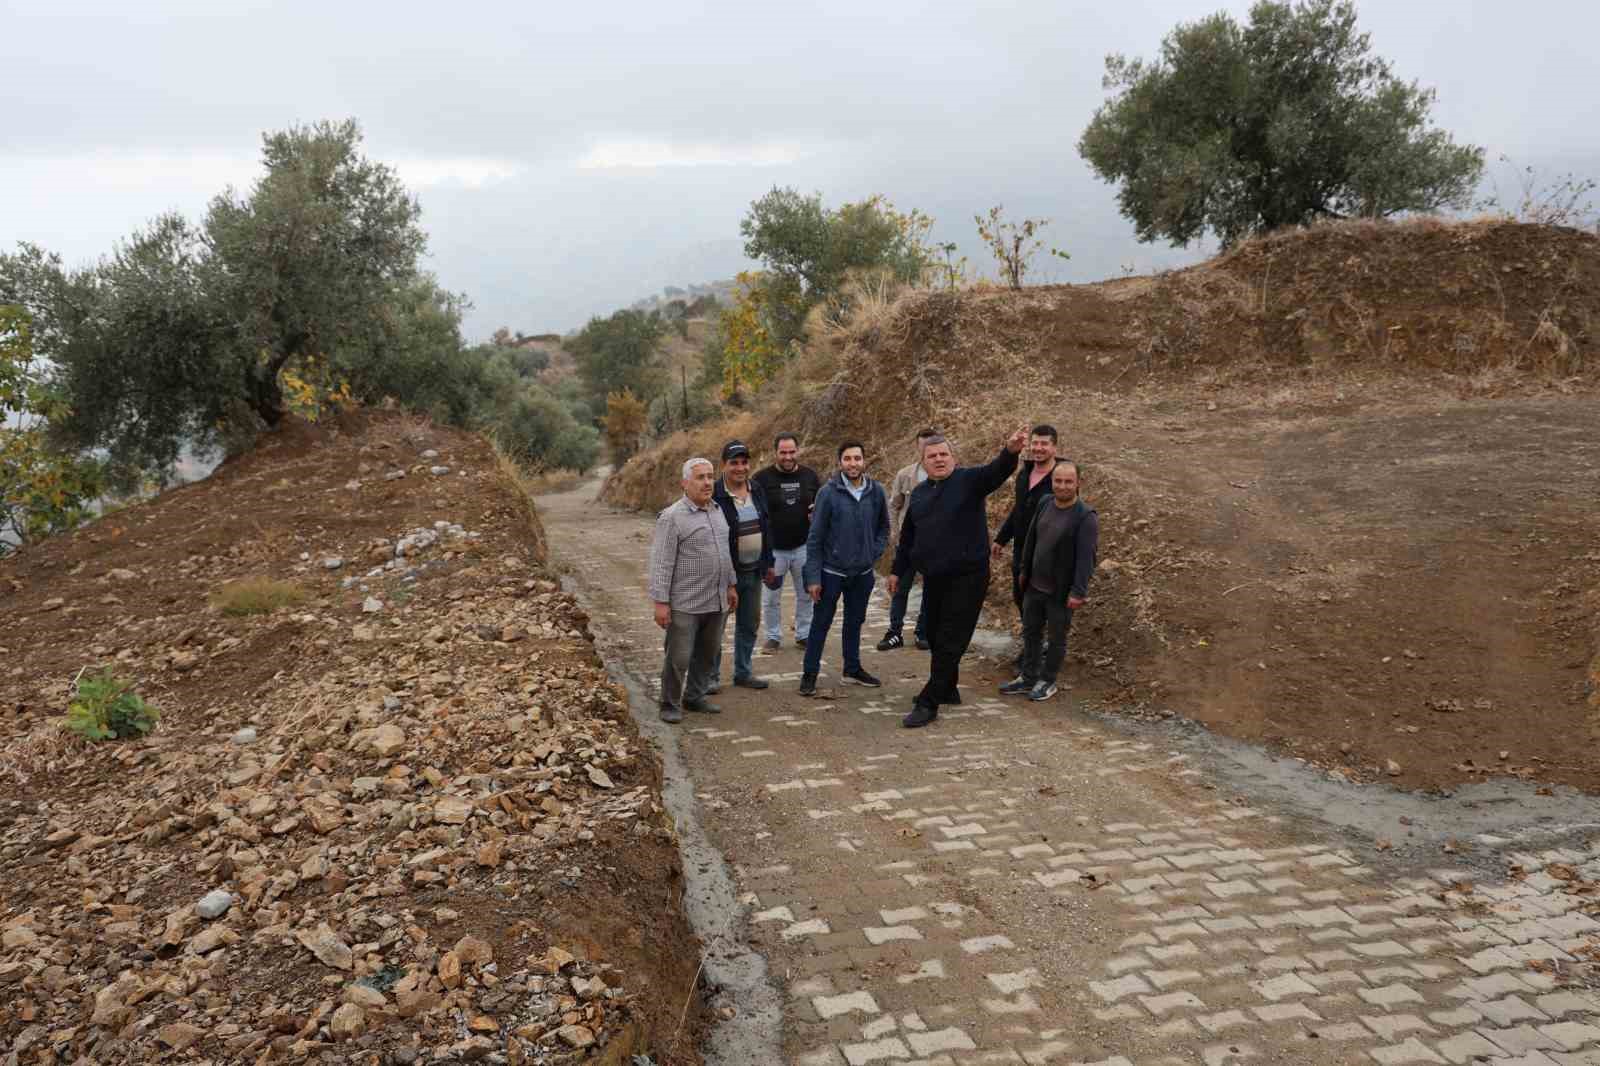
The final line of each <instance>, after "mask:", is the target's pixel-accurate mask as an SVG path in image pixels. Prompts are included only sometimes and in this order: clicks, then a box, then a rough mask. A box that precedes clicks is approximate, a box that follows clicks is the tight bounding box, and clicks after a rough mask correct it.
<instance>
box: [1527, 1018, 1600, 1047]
mask: <svg viewBox="0 0 1600 1066" xmlns="http://www.w3.org/2000/svg"><path fill="white" fill-rule="evenodd" d="M1539 1032H1541V1033H1543V1034H1544V1035H1545V1036H1547V1037H1549V1038H1550V1039H1551V1040H1554V1041H1555V1042H1556V1043H1557V1044H1560V1045H1561V1047H1562V1049H1563V1050H1566V1051H1577V1050H1578V1049H1579V1048H1581V1047H1582V1046H1583V1045H1585V1044H1588V1043H1592V1042H1594V1041H1600V1026H1595V1025H1589V1024H1586V1023H1584V1022H1555V1023H1554V1024H1552V1025H1541V1026H1539Z"/></svg>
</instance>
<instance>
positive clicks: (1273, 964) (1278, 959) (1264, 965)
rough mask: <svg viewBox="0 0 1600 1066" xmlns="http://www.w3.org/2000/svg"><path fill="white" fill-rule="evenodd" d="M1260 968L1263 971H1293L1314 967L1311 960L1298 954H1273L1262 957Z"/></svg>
mask: <svg viewBox="0 0 1600 1066" xmlns="http://www.w3.org/2000/svg"><path fill="white" fill-rule="evenodd" d="M1258 968H1259V969H1260V970H1261V972H1262V973H1291V972H1293V971H1296V970H1310V969H1314V967H1313V966H1312V965H1311V963H1310V962H1309V961H1307V960H1306V959H1302V958H1301V957H1300V956H1298V955H1272V956H1269V957H1267V958H1265V959H1262V960H1261V965H1260V967H1258Z"/></svg>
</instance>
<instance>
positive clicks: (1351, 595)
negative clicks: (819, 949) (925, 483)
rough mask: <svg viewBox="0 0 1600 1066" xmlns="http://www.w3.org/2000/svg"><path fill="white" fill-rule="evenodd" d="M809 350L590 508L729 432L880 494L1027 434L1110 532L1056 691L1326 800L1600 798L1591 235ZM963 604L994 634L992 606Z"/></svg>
mask: <svg viewBox="0 0 1600 1066" xmlns="http://www.w3.org/2000/svg"><path fill="white" fill-rule="evenodd" d="M818 332H819V334H821V335H822V339H821V340H820V341H819V342H818V343H815V344H814V345H813V347H812V349H811V350H810V351H808V352H807V353H806V354H805V355H804V356H803V357H802V358H801V359H800V360H798V361H797V362H796V364H794V365H793V366H792V367H791V368H790V370H789V372H788V376H787V377H786V379H784V380H783V381H781V382H779V383H776V384H775V385H774V387H773V389H772V393H771V395H770V396H769V397H768V402H767V404H766V406H764V407H763V408H761V409H760V410H759V411H758V412H757V413H755V414H746V415H743V416H741V417H740V418H739V419H738V420H737V421H736V422H734V423H731V424H725V425H713V426H706V427H702V428H701V429H699V430H697V431H695V432H693V433H689V434H682V435H680V436H679V437H677V438H674V439H672V440H668V441H666V442H664V443H663V444H662V446H660V447H659V448H657V449H654V450H652V451H650V452H647V453H645V454H643V455H641V456H638V457H636V458H635V459H633V460H632V461H630V462H629V463H628V465H627V466H625V467H624V468H623V469H622V470H620V471H619V472H617V473H616V474H615V475H614V476H613V477H612V479H611V482H610V483H609V484H608V486H607V490H606V497H607V498H608V499H610V500H612V501H613V502H616V503H619V504H623V505H628V506H636V507H653V506H658V505H660V504H661V503H663V502H665V501H666V500H668V499H670V498H671V496H672V495H673V494H674V493H675V492H676V491H677V490H676V478H677V467H678V464H679V463H680V462H681V461H682V459H683V458H685V457H687V456H688V455H690V454H695V453H699V454H714V452H715V449H716V448H717V446H718V445H719V444H720V442H721V440H723V439H725V438H726V437H727V436H730V435H741V436H744V437H746V439H749V440H750V441H751V442H752V444H753V445H759V446H760V447H761V448H762V450H764V451H770V448H769V447H768V444H769V442H770V437H771V434H772V433H773V432H774V431H775V430H777V429H779V428H783V429H794V430H797V431H799V432H800V433H801V434H802V435H803V436H804V438H805V441H804V443H805V445H806V447H805V457H806V459H807V461H809V462H811V463H812V464H813V465H816V466H818V467H819V468H820V469H826V468H827V467H829V466H831V465H832V464H831V456H832V451H831V447H830V442H833V441H837V440H838V439H840V438H841V437H843V436H845V435H851V436H859V437H861V438H863V439H865V440H866V441H867V442H868V445H869V452H870V454H872V455H873V456H874V457H875V461H874V463H873V473H874V475H875V476H879V477H887V476H888V475H889V473H890V472H891V471H892V470H893V469H894V468H895V467H897V466H899V465H901V464H902V463H904V462H907V461H909V460H910V459H911V458H912V455H911V453H910V445H909V439H910V437H911V435H912V434H913V433H914V431H915V430H916V428H917V427H918V426H920V425H922V424H926V423H933V424H936V425H938V426H940V427H941V428H943V429H945V430H946V431H948V432H951V433H954V434H955V435H956V437H957V439H958V441H960V442H961V443H962V445H963V447H962V451H961V455H962V456H963V457H964V458H965V459H967V460H969V461H975V460H979V459H982V458H985V457H987V455H988V454H990V453H991V452H992V450H993V449H994V448H996V447H997V446H998V442H999V440H1000V438H1001V436H1002V433H1003V431H1004V430H1005V429H1007V428H1009V427H1011V426H1013V425H1015V424H1017V423H1020V422H1040V421H1048V422H1051V423H1054V424H1055V425H1056V426H1057V427H1058V428H1059V429H1061V431H1062V433H1063V439H1062V451H1063V454H1065V455H1068V456H1070V457H1072V458H1075V459H1078V460H1080V461H1082V462H1084V463H1085V465H1086V468H1087V472H1088V481H1087V485H1088V491H1089V493H1090V495H1091V497H1092V499H1093V500H1094V502H1095V503H1096V505H1097V507H1098V508H1099V510H1100V512H1101V518H1102V524H1103V529H1104V534H1103V536H1104V543H1103V545H1102V558H1103V560H1104V565H1103V567H1102V571H1101V573H1100V575H1099V577H1098V578H1097V585H1096V589H1095V593H1096V594H1095V597H1094V602H1093V603H1092V605H1091V607H1090V608H1089V609H1087V610H1086V611H1085V612H1084V613H1083V615H1082V617H1080V619H1079V620H1078V622H1077V624H1075V627H1074V631H1073V639H1074V644H1073V651H1072V660H1071V661H1072V663H1073V665H1072V668H1071V671H1070V674H1071V677H1072V680H1073V681H1074V682H1075V683H1076V684H1077V685H1078V687H1079V689H1080V691H1083V690H1089V691H1093V692H1096V693H1098V694H1100V695H1101V696H1103V697H1104V699H1105V700H1106V702H1107V705H1108V706H1112V707H1115V708H1119V709H1124V710H1127V709H1148V710H1164V709H1171V710H1175V711H1177V712H1179V713H1182V714H1185V715H1189V716H1192V717H1194V718H1196V719H1198V720H1200V721H1202V722H1204V723H1206V724H1208V725H1210V726H1212V727H1214V728H1216V729H1218V730H1220V731H1224V732H1228V733H1231V734H1233V735H1236V736H1240V737H1243V738H1246V739H1251V740H1261V741H1266V742H1269V743H1272V744H1274V745H1276V746H1277V747H1279V748H1280V749H1282V750H1285V751H1288V752H1291V753H1295V754H1299V755H1301V756H1304V757H1306V758H1309V759H1312V760H1315V761H1317V762H1319V763H1322V764H1324V765H1327V766H1329V767H1330V768H1333V769H1335V770H1336V771H1337V772H1339V773H1342V774H1345V775H1347V776H1352V777H1372V776H1379V777H1389V776H1392V778H1393V779H1394V780H1396V781H1398V782H1399V783H1401V784H1405V785H1410V786H1418V787H1447V786H1449V785H1451V784H1452V783H1455V782H1459V781H1462V780H1465V779H1469V778H1472V777H1475V776H1477V775H1480V774H1498V773H1516V774H1520V775H1524V776H1531V777H1535V778H1538V779H1541V780H1548V781H1554V782H1564V783H1569V784H1574V785H1578V786H1580V787H1583V788H1586V789H1590V790H1600V743H1597V742H1600V695H1597V689H1600V658H1597V646H1596V645H1597V641H1596V637H1597V630H1596V625H1597V618H1600V430H1597V425H1600V419H1597V417H1596V415H1595V414H1594V412H1595V410H1596V409H1597V408H1596V394H1595V389H1594V384H1595V377H1596V373H1595V372H1596V368H1597V367H1600V347H1597V346H1600V239H1597V238H1595V237H1594V236H1591V235H1587V234H1583V233H1578V232H1576V231H1571V230H1562V229H1555V228H1550V227H1533V226H1522V225H1516V224H1510V223H1488V222H1477V223H1465V224H1445V223H1440V222H1435V221H1426V220H1425V221H1418V222H1412V223H1405V224H1373V223H1356V224H1346V225H1338V226H1327V227H1317V228H1313V229H1311V230H1308V231H1302V232H1297V233H1293V234H1286V235H1283V236H1278V237H1272V238H1267V239H1264V240H1258V241H1252V242H1248V243H1246V244H1244V245H1242V246H1241V247H1239V248H1237V249H1235V250H1233V251H1232V252H1230V253H1229V254H1228V255H1226V256H1224V257H1221V258H1219V259H1217V260H1213V261H1212V262H1209V263H1206V264H1203V265H1201V266H1197V267H1194V268H1191V269H1188V270H1184V271H1178V272H1173V273H1170V274H1164V275H1161V276H1158V277H1154V278H1129V279H1121V280H1117V281H1111V282H1105V283H1102V284H1099V285H1089V286H1054V287H1045V288H1039V289H1030V290H1027V291H1024V292H1022V293H1010V292H1003V291H993V290H990V291H978V292H966V293H945V292H931V293H930V292H919V293H911V294H907V295H905V296H903V297H901V298H900V299H899V300H897V301H895V302H893V303H889V304H872V303H868V304H866V305H865V306H863V308H862V309H861V310H860V312H859V313H858V314H857V315H856V316H855V318H854V319H853V321H852V322H851V323H850V324H849V325H848V326H847V327H845V328H842V329H836V330H819V331H818ZM1002 495H1005V494H997V495H996V496H995V497H994V498H993V499H992V501H991V515H992V517H993V518H994V520H995V522H996V523H998V520H999V516H1000V515H1001V514H1003V511H1004V506H1003V505H1005V504H1007V503H1008V502H1009V500H1008V499H1006V500H1003V499H1002ZM991 603H992V605H993V606H995V608H996V610H997V618H999V619H1001V620H1004V619H1007V618H1009V615H1010V607H1009V602H1008V600H1007V598H1006V596H1005V594H1004V590H1003V588H1002V585H1001V582H1000V581H997V582H996V584H995V586H994V588H993V589H992V595H991ZM1502 753H1504V754H1503V756H1502ZM1390 760H1393V761H1394V762H1395V763H1396V764H1397V765H1398V767H1399V769H1398V772H1397V773H1392V772H1391V771H1392V769H1393V768H1390V767H1388V763H1389V761H1390Z"/></svg>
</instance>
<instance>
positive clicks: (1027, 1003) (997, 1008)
mask: <svg viewBox="0 0 1600 1066" xmlns="http://www.w3.org/2000/svg"><path fill="white" fill-rule="evenodd" d="M979 1002H980V1003H981V1004H982V1006H983V1009H984V1010H986V1011H988V1012H989V1013H990V1014H997V1015H1006V1014H1036V1013H1038V1011H1039V1001H1038V1000H1036V999H1034V998H1033V996H1031V995H1029V994H1028V993H1026V992H1020V993H1018V994H1017V995H1016V996H1015V997H1014V998H1012V999H985V1000H980V1001H979Z"/></svg>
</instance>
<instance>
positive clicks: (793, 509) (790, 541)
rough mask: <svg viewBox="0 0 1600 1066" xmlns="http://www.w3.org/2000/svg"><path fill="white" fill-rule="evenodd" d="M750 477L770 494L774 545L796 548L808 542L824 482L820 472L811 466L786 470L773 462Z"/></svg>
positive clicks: (769, 517) (769, 503) (770, 522)
mask: <svg viewBox="0 0 1600 1066" xmlns="http://www.w3.org/2000/svg"><path fill="white" fill-rule="evenodd" d="M750 480H751V481H754V482H755V483H756V484H757V485H760V486H761V491H762V492H763V493H765V495H766V497H767V520H768V522H769V524H770V528H771V531H772V546H773V547H774V548H776V549H778V550H779V551H793V550H794V549H796V548H798V547H800V546H801V545H803V544H805V542H806V535H807V534H808V533H809V532H810V531H811V505H812V503H813V502H815V501H816V498H817V490H818V489H819V488H820V487H821V484H822V483H821V480H820V479H819V478H818V477H817V472H816V471H815V470H813V469H811V468H810V467H809V466H797V467H795V468H794V469H793V470H791V471H788V472H785V471H782V470H779V469H778V467H777V464H773V465H772V466H769V467H767V468H766V469H765V470H762V471H760V472H759V473H757V474H756V476H755V477H753V478H751V479H750Z"/></svg>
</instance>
